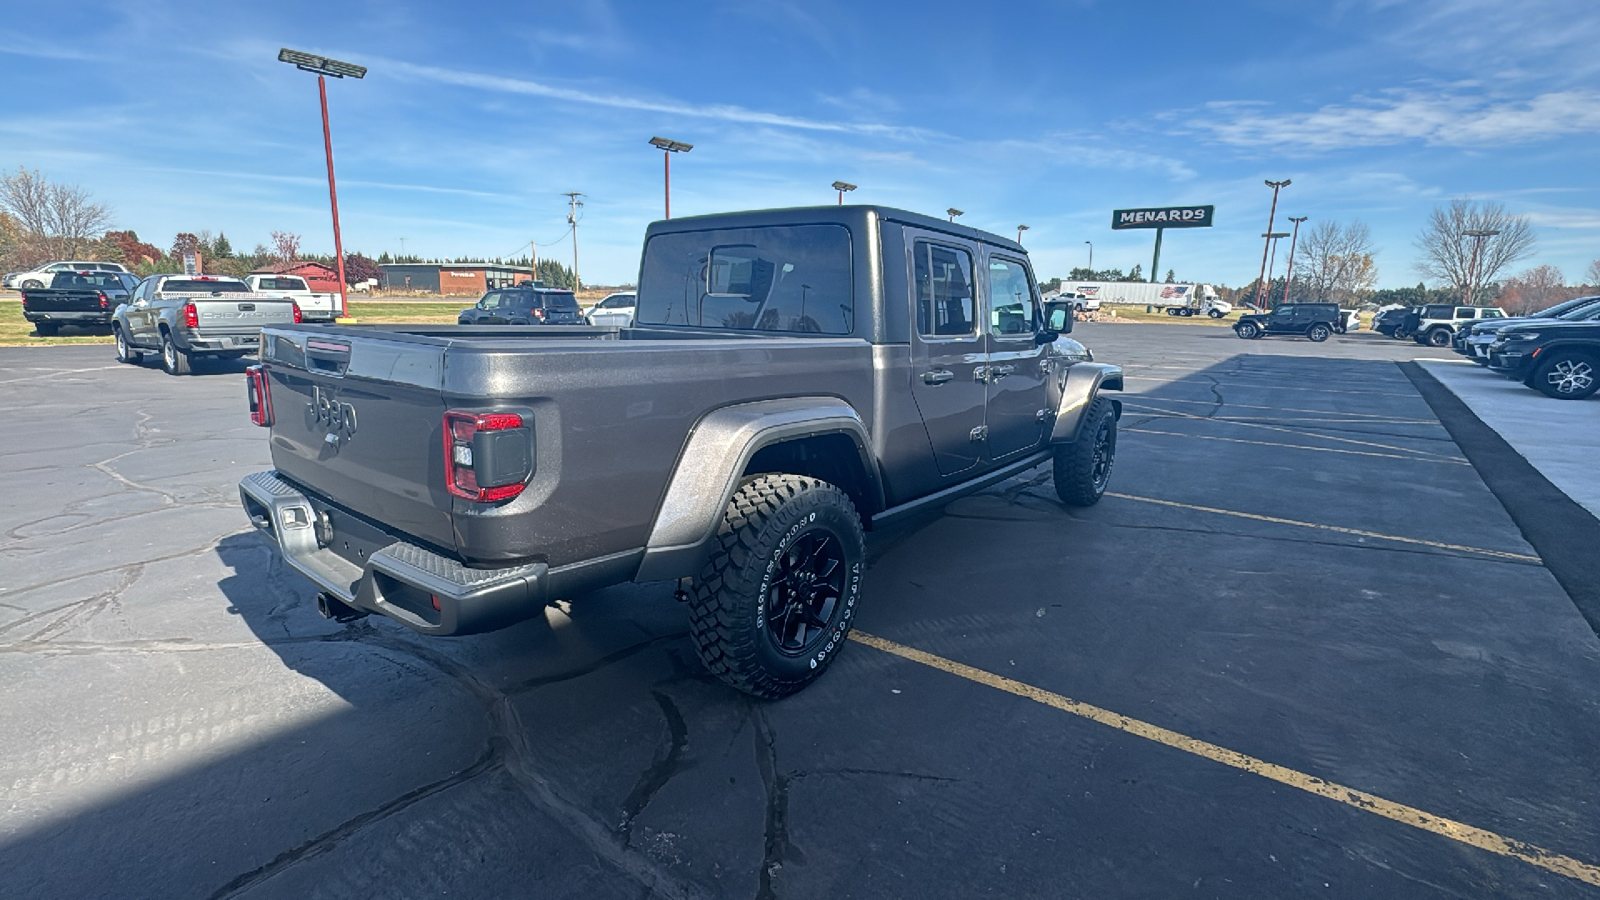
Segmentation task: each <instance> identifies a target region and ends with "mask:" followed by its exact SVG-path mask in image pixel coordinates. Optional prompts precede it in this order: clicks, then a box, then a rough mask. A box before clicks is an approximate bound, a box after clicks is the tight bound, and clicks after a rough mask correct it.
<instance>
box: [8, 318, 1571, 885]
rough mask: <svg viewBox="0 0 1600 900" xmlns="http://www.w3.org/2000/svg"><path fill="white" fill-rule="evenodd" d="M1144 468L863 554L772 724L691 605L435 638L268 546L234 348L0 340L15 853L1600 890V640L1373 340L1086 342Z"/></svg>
mask: <svg viewBox="0 0 1600 900" xmlns="http://www.w3.org/2000/svg"><path fill="white" fill-rule="evenodd" d="M1075 336H1076V337H1079V338H1081V339H1082V340H1083V341H1084V342H1085V343H1087V344H1089V345H1090V346H1091V347H1092V348H1093V349H1094V351H1095V354H1096V356H1097V358H1099V359H1102V360H1104V361H1109V362H1119V363H1122V364H1123V365H1125V366H1126V368H1127V373H1128V393H1127V395H1126V396H1125V397H1124V400H1125V401H1126V404H1127V407H1126V414H1125V416H1124V418H1123V420H1122V423H1121V425H1122V434H1121V441H1120V446H1119V453H1118V462H1117V467H1116V471H1115V473H1114V474H1113V477H1112V483H1111V491H1112V494H1111V495H1109V496H1108V497H1107V498H1106V499H1105V500H1103V501H1102V502H1101V503H1100V504H1099V505H1098V506H1095V507H1092V508H1089V509H1086V510H1068V509H1066V508H1064V507H1062V506H1061V505H1060V504H1059V503H1058V502H1057V501H1056V500H1055V499H1054V493H1053V491H1052V489H1051V487H1050V483H1049V480H1048V472H1046V471H1044V470H1040V471H1038V472H1036V473H1034V476H1032V477H1026V478H1021V479H1015V480H1012V481H1010V482H1006V483H1004V484H1002V485H999V486H997V487H995V488H993V489H991V490H989V491H987V492H985V493H982V494H979V495H975V496H971V497H968V498H965V499H962V500H959V501H957V502H955V503H953V504H951V505H950V506H949V507H948V508H947V509H946V510H945V511H944V512H943V513H942V514H941V515H937V516H931V517H929V518H927V519H925V520H923V521H920V522H917V523H914V524H912V525H909V526H907V527H904V528H900V529H897V530H895V531H894V532H892V533H885V534H879V535H875V536H874V539H873V541H872V543H871V544H870V552H871V559H872V564H871V568H870V571H869V573H868V583H867V584H868V586H867V594H866V597H865V600H864V605H863V607H862V609H861V613H860V618H859V620H858V629H859V634H858V636H857V638H858V639H857V641H856V642H855V643H853V644H852V645H851V646H849V647H848V648H847V649H846V650H845V652H843V653H842V654H841V655H840V656H839V657H838V659H837V661H836V663H835V664H834V666H833V668H832V669H831V670H830V671H829V673H828V674H827V675H826V676H825V677H824V678H823V679H822V680H821V681H819V682H818V683H817V684H816V685H814V686H813V687H811V688H809V689H808V690H806V691H804V692H803V693H801V694H799V695H797V696H795V697H792V698H789V699H787V700H784V701H780V702H776V703H761V702H756V701H752V700H750V699H748V698H746V697H743V696H741V695H738V694H735V693H733V692H732V691H731V690H729V689H728V688H726V687H724V686H722V685H721V684H720V682H717V681H715V680H713V679H712V678H710V677H709V676H708V675H707V674H706V673H705V672H704V671H703V670H702V669H701V667H700V664H699V663H698V661H697V660H696V658H695V655H694V651H693V649H692V647H691V646H690V643H689V640H688V638H687V636H686V630H685V621H684V612H683V610H682V608H681V607H680V606H679V605H678V604H676V603H674V602H673V591H672V585H670V584H647V585H628V586H622V587H617V588H612V589H609V590H606V591H602V592H599V593H596V594H593V595H588V596H582V597H571V598H567V599H566V600H565V601H563V602H562V603H561V604H559V605H558V607H555V608H552V609H551V610H550V612H549V615H548V617H547V618H546V619H544V620H538V621H532V622H527V623H524V624H522V625H519V626H516V627H513V628H510V629H507V630H505V631H501V632H497V633H494V634H489V635H480V636H474V637H468V638H451V639H426V638H421V637H418V636H415V635H413V634H411V633H410V632H408V631H406V630H405V629H403V628H401V627H399V626H397V625H393V624H391V623H389V622H386V621H376V620H375V619H371V618H369V619H365V620H362V621H360V622H357V623H354V624H350V625H336V624H333V623H331V622H328V621H325V620H323V619H321V618H319V617H318V616H317V615H316V613H315V610H314V608H313V605H312V598H313V596H314V591H313V589H312V587H311V585H310V583H309V582H306V581H304V580H302V579H301V578H300V577H299V576H297V575H295V574H294V573H293V572H291V571H287V570H286V569H285V568H284V567H283V565H282V564H281V561H280V560H278V559H277V558H276V556H275V554H274V552H273V551H272V550H271V548H270V547H269V545H268V544H267V543H266V542H265V541H264V540H263V539H261V538H259V537H258V536H257V535H256V534H255V533H254V532H253V531H251V530H249V529H248V526H247V524H246V522H245V519H244V515H243V513H242V512H241V511H240V510H239V508H238V498H237V490H236V488H235V484H236V482H237V481H238V479H239V478H240V477H241V476H243V475H245V474H247V473H249V472H252V471H257V470H259V469H263V468H267V467H268V461H267V447H266V443H265V441H264V439H263V435H262V432H261V431H260V430H259V429H256V428H254V427H253V426H251V425H250V423H249V420H248V417H247V414H246V410H245V401H244V384H243V378H242V377H241V375H240V372H242V366H223V367H215V368H212V369H208V370H206V371H205V372H204V373H202V374H198V375H195V376H192V377H189V378H185V379H174V378H170V377H168V376H166V375H164V374H162V373H161V372H160V371H159V369H156V368H153V367H142V368H131V367H126V366H118V365H117V364H116V363H115V362H114V361H113V360H112V357H111V351H110V348H109V347H102V346H77V347H53V348H37V349H36V348H18V349H7V350H0V421H3V422H4V423H5V428H4V429H3V430H0V484H3V485H4V491H5V495H6V497H7V503H6V504H5V505H4V507H3V508H0V698H3V702H0V734H4V735H5V736H6V737H5V745H6V752H5V753H4V754H0V796H3V798H4V802H3V804H0V868H3V870H4V871H5V872H6V873H7V874H6V876H5V883H6V888H5V893H6V894H8V895H10V894H13V892H14V895H15V896H37V897H69V896H72V897H89V896H115V897H233V896H243V897H309V896H316V897H369V896H390V897H424V896H438V895H444V894H450V895H455V896H463V895H464V896H550V897H642V896H652V897H654V896H659V897H738V898H747V897H756V898H762V897H901V896H917V895H920V896H928V897H951V896H961V897H966V896H996V897H1078V896H1083V897H1114V896H1123V897H1167V896H1179V895H1182V896H1197V897H1230V898H1233V897H1262V898H1276V897H1290V896H1308V895H1315V896H1319V897H1436V896H1437V897H1480V896H1491V895H1493V896H1530V895H1534V894H1538V895H1540V896H1548V897H1581V896H1595V895H1597V894H1600V868H1596V865H1600V815H1597V810H1596V802H1597V799H1600V760H1597V755H1596V753H1595V748H1596V746H1597V745H1600V688H1597V685H1600V639H1597V637H1596V635H1595V632H1594V630H1593V629H1591V627H1590V626H1589V624H1588V623H1587V622H1586V621H1585V620H1584V618H1583V617H1582V616H1581V615H1580V614H1579V611H1578V609H1577V608H1576V607H1575V606H1574V604H1573V602H1572V600H1571V599H1569V597H1568V595H1567V593H1566V592H1565V591H1564V590H1563V588H1562V586H1561V585H1560V584H1559V583H1558V582H1557V581H1556V579H1555V577H1553V576H1552V575H1551V574H1550V571H1549V570H1548V569H1547V568H1546V567H1545V565H1544V564H1543V563H1542V562H1541V559H1540V557H1539V555H1538V553H1539V551H1538V550H1537V549H1536V548H1535V547H1533V546H1530V545H1529V544H1528V543H1527V542H1526V541H1525V539H1524V538H1523V536H1522V532H1521V531H1520V530H1519V528H1518V527H1517V526H1516V524H1514V522H1513V521H1512V519H1511V517H1510V516H1509V515H1508V514H1507V512H1506V511H1505V509H1504V508H1503V507H1502V505H1501V502H1500V501H1499V500H1498V499H1497V498H1496V496H1495V495H1494V494H1493V493H1491V492H1490V490H1489V489H1488V488H1487V487H1486V486H1485V483H1484V479H1483V478H1482V477H1480V474H1479V473H1478V471H1476V470H1475V468H1474V466H1473V464H1472V463H1471V462H1470V461H1469V460H1468V459H1467V458H1466V457H1465V456H1464V455H1463V453H1462V451H1461V450H1460V449H1459V448H1458V447H1457V445H1456V443H1455V442H1454V441H1453V440H1452V439H1451V434H1450V432H1448V431H1447V430H1446V428H1445V427H1444V426H1443V425H1442V424H1441V423H1440V420H1439V419H1438V417H1437V416H1436V415H1435V413H1434V411H1433V409H1432V408H1431V407H1430V405H1429V403H1428V402H1426V401H1425V400H1424V398H1423V396H1422V395H1421V394H1420V393H1419V392H1418V389H1417V388H1416V387H1415V386H1414V384H1413V381H1412V380H1411V377H1410V376H1408V374H1407V373H1406V371H1405V370H1404V369H1403V368H1402V367H1401V366H1400V365H1397V363H1402V362H1405V361H1409V360H1411V359H1412V358H1414V357H1417V356H1423V355H1440V356H1442V355H1445V354H1443V353H1442V352H1440V351H1429V350H1423V349H1421V348H1418V347H1416V346H1415V345H1413V344H1410V343H1399V342H1394V341H1389V340H1386V339H1383V338H1381V337H1377V336H1374V335H1371V334H1365V333H1358V334H1352V335H1348V336H1343V337H1336V338H1334V339H1333V340H1330V341H1329V342H1327V343H1326V344H1311V343H1309V342H1306V341H1303V340H1281V339H1269V340H1261V341H1252V342H1245V341H1240V340H1238V339H1237V338H1235V337H1234V336H1233V334H1232V333H1231V332H1230V331H1228V330H1227V329H1223V328H1214V327H1203V326H1182V325H1170V326H1169V325H1088V326H1081V327H1080V330H1079V332H1078V333H1077V334H1076V335H1075Z"/></svg>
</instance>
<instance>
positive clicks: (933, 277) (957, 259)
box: [912, 241, 977, 337]
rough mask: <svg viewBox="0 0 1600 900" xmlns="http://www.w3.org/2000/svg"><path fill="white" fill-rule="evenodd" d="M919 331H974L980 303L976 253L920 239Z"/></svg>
mask: <svg viewBox="0 0 1600 900" xmlns="http://www.w3.org/2000/svg"><path fill="white" fill-rule="evenodd" d="M912 252H913V253H914V254H915V256H916V260H915V265H914V267H913V268H914V270H915V277H916V282H917V333H918V334H921V335H923V336H926V337H957V336H966V335H971V334H972V333H973V320H974V319H976V318H977V304H976V299H975V297H974V295H973V290H972V255H971V254H970V253H968V252H967V251H965V250H961V249H959V248H955V247H942V246H940V245H938V244H932V243H929V242H928V241H917V242H916V243H915V244H914V245H913V248H912Z"/></svg>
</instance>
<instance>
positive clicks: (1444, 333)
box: [1422, 328, 1450, 347]
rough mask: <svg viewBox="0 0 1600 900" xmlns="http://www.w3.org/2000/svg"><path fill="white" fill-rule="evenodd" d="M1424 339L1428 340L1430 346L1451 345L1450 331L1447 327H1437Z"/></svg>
mask: <svg viewBox="0 0 1600 900" xmlns="http://www.w3.org/2000/svg"><path fill="white" fill-rule="evenodd" d="M1422 340H1424V341H1426V342H1427V344H1428V346H1430V347H1448V346H1450V331H1449V329H1446V328H1435V329H1433V330H1432V331H1430V332H1428V334H1427V336H1426V337H1424V338H1423V339H1422Z"/></svg>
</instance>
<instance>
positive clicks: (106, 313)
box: [22, 309, 111, 325]
mask: <svg viewBox="0 0 1600 900" xmlns="http://www.w3.org/2000/svg"><path fill="white" fill-rule="evenodd" d="M22 317H23V318H24V319H27V320H28V321H29V322H63V323H67V324H72V325H110V324H111V312H110V310H104V309H102V310H95V311H92V312H78V311H75V310H67V309H63V310H54V309H52V310H39V311H35V310H31V309H25V310H23V311H22Z"/></svg>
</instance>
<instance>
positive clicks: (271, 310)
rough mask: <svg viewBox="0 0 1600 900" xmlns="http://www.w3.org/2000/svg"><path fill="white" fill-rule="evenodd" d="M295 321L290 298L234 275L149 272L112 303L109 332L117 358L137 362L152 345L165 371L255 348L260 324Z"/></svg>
mask: <svg viewBox="0 0 1600 900" xmlns="http://www.w3.org/2000/svg"><path fill="white" fill-rule="evenodd" d="M299 322H300V307H299V306H297V305H295V303H294V301H292V300H285V299H283V297H281V296H279V295H277V294H257V293H254V292H252V291H251V290H250V288H249V287H247V286H246V285H245V283H244V282H242V281H240V280H238V279H237V278H223V277H218V276H215V275H151V276H150V277H149V278H146V279H145V280H144V281H142V282H140V283H139V287H138V288H136V289H135V290H134V292H133V295H132V296H130V297H129V298H128V300H127V302H126V303H123V304H122V305H120V306H118V307H117V310H116V312H115V313H114V314H113V316H112V320H111V334H112V336H113V337H115V338H116V340H117V359H118V360H120V361H122V362H125V363H137V362H139V360H140V359H141V358H143V356H144V351H146V350H154V351H156V352H157V353H159V354H160V355H161V368H163V369H165V370H166V371H167V374H168V375H187V374H189V369H190V365H189V364H190V361H191V360H193V359H195V358H196V357H216V358H222V359H237V358H239V357H241V356H244V355H245V354H248V353H254V352H255V351H256V347H257V345H258V343H259V341H260V336H261V328H262V326H264V325H291V324H297V323H299Z"/></svg>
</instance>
